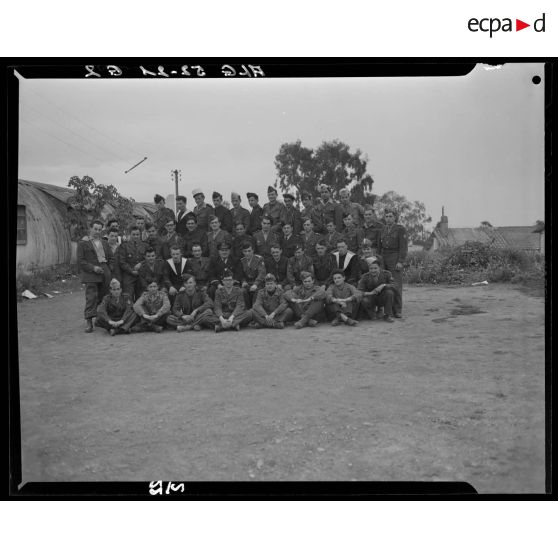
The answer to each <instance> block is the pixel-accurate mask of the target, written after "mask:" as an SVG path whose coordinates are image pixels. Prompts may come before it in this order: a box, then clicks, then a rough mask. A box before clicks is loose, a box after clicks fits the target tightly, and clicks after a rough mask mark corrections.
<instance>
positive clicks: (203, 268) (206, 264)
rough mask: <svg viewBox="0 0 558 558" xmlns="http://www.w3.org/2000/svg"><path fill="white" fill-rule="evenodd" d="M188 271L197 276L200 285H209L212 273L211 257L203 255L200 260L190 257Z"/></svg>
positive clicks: (187, 264) (187, 265)
mask: <svg viewBox="0 0 558 558" xmlns="http://www.w3.org/2000/svg"><path fill="white" fill-rule="evenodd" d="M186 273H189V274H190V275H193V276H194V277H195V278H196V283H197V285H198V287H207V285H208V283H209V278H210V274H211V269H210V259H209V258H206V257H204V256H202V257H201V258H200V259H199V260H198V259H196V258H188V261H187V262H186Z"/></svg>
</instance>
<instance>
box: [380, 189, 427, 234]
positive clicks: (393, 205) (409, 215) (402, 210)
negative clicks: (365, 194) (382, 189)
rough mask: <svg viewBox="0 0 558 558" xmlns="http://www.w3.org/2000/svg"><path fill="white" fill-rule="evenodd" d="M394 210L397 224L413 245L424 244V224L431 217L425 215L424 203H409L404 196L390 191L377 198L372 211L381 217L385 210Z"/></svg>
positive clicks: (425, 231)
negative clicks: (403, 229) (403, 228)
mask: <svg viewBox="0 0 558 558" xmlns="http://www.w3.org/2000/svg"><path fill="white" fill-rule="evenodd" d="M388 208H390V209H395V211H397V213H398V215H399V220H398V222H399V223H400V224H401V225H403V226H404V227H405V228H406V229H407V236H408V237H409V240H411V241H412V242H413V243H414V244H422V243H424V240H425V236H426V233H427V230H426V227H425V224H426V223H431V222H432V217H430V215H427V214H426V207H425V205H424V203H422V202H419V201H414V202H411V201H409V200H408V199H407V198H406V197H405V196H402V195H401V194H398V193H397V192H394V191H393V190H390V191H389V192H386V193H384V194H382V195H381V196H378V197H377V198H376V202H375V204H374V209H375V210H376V213H377V215H378V216H381V215H382V214H383V213H384V211H385V210H386V209H388Z"/></svg>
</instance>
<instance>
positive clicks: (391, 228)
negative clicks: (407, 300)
mask: <svg viewBox="0 0 558 558" xmlns="http://www.w3.org/2000/svg"><path fill="white" fill-rule="evenodd" d="M397 219H398V215H397V212H396V211H395V210H394V209H386V210H385V211H384V220H385V222H386V225H385V227H384V228H383V229H382V232H381V234H380V254H381V255H382V257H383V259H384V267H385V269H387V271H390V272H391V274H392V275H393V280H394V282H395V286H396V291H395V295H394V298H393V315H394V316H395V317H396V318H401V311H402V310H403V262H404V261H405V258H406V257H407V248H408V246H407V231H406V230H405V227H404V226H403V225H399V224H398V223H397V222H396V221H397Z"/></svg>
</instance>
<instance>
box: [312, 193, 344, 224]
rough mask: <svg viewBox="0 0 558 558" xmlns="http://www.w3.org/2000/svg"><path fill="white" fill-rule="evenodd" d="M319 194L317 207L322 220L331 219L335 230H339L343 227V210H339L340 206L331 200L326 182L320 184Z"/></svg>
mask: <svg viewBox="0 0 558 558" xmlns="http://www.w3.org/2000/svg"><path fill="white" fill-rule="evenodd" d="M320 196H321V197H320V199H319V200H318V203H317V207H318V208H319V209H320V211H321V213H322V215H323V219H324V221H326V222H327V221H333V223H334V224H335V230H337V231H338V232H341V229H342V228H343V211H342V210H341V206H340V205H339V204H338V203H337V202H335V201H333V199H332V197H331V191H330V189H329V186H328V185H327V184H320Z"/></svg>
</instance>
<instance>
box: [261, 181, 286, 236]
mask: <svg viewBox="0 0 558 558" xmlns="http://www.w3.org/2000/svg"><path fill="white" fill-rule="evenodd" d="M267 197H268V199H269V203H266V204H265V205H264V206H263V210H264V214H265V215H269V216H270V217H271V230H272V231H273V232H275V233H279V234H280V233H281V226H282V223H283V221H284V220H285V206H284V205H283V204H282V203H281V202H279V201H277V190H276V189H275V188H274V187H273V186H269V187H268V189H267Z"/></svg>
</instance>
